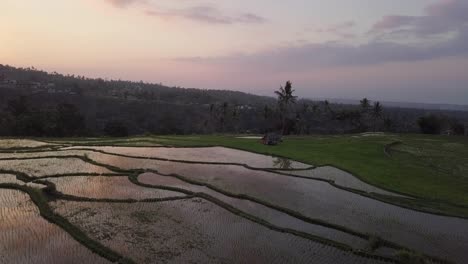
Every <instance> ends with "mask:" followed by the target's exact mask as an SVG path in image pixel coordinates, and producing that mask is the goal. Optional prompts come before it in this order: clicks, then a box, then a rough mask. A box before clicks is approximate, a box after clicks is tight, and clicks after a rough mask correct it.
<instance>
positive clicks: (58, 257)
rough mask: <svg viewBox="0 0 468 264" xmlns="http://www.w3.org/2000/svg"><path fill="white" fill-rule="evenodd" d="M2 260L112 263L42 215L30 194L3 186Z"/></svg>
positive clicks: (0, 194)
mask: <svg viewBox="0 0 468 264" xmlns="http://www.w3.org/2000/svg"><path fill="white" fill-rule="evenodd" d="M0 263H9V264H10V263H44V264H48V263H77V264H79V263H109V262H108V261H106V260H105V259H103V258H101V257H100V256H98V255H96V254H94V253H92V252H91V251H89V250H88V249H87V248H85V247H83V246H82V245H81V244H79V243H78V242H76V241H75V240H74V239H73V238H72V237H71V236H70V235H68V234H67V233H66V232H64V231H63V230H62V229H60V228H59V227H57V226H55V225H53V224H51V223H49V222H47V221H46V220H44V219H43V218H41V217H40V215H39V212H38V209H37V208H36V206H35V205H34V204H33V203H32V202H31V201H30V200H29V196H27V195H26V194H24V193H21V192H19V191H14V190H3V189H0Z"/></svg>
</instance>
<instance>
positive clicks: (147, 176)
mask: <svg viewBox="0 0 468 264" xmlns="http://www.w3.org/2000/svg"><path fill="white" fill-rule="evenodd" d="M138 180H139V181H140V182H142V183H145V184H150V185H164V186H171V187H177V188H182V189H185V190H190V191H192V192H203V193H206V194H209V195H211V196H213V197H215V198H217V199H219V200H221V201H223V202H225V203H227V204H229V205H231V206H233V207H235V208H237V209H239V210H241V211H244V212H246V213H248V214H251V215H254V216H256V217H258V218H261V219H264V220H266V221H268V222H270V223H271V224H273V225H276V226H279V227H283V228H290V229H294V230H298V231H301V232H305V233H308V234H312V235H315V236H320V237H323V238H327V239H330V240H334V241H337V242H340V243H344V244H347V245H349V246H352V247H354V248H360V249H365V248H366V246H367V245H368V242H367V240H364V239H361V238H359V237H356V236H352V235H349V234H347V233H344V232H341V231H338V230H335V229H330V228H326V227H323V226H319V225H313V224H310V223H307V222H304V221H301V220H299V219H297V218H294V217H291V216H289V215H287V214H285V213H282V212H280V211H277V210H274V209H271V208H269V207H266V206H263V205H261V204H257V203H254V202H250V201H247V200H241V199H236V198H231V197H228V196H226V195H224V194H221V193H218V192H215V191H213V190H211V189H209V188H207V187H204V186H198V185H193V184H190V183H187V182H184V181H181V180H179V179H177V178H174V177H170V176H160V175H157V174H154V173H144V174H141V175H139V177H138Z"/></svg>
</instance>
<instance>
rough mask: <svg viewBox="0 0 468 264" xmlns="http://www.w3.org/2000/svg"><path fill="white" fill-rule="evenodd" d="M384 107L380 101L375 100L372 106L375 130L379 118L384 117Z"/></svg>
mask: <svg viewBox="0 0 468 264" xmlns="http://www.w3.org/2000/svg"><path fill="white" fill-rule="evenodd" d="M382 112H383V107H382V104H381V103H380V102H375V103H374V105H373V107H372V117H373V118H374V131H375V130H376V127H377V120H378V119H380V118H382Z"/></svg>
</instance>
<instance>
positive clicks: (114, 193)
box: [48, 176, 184, 200]
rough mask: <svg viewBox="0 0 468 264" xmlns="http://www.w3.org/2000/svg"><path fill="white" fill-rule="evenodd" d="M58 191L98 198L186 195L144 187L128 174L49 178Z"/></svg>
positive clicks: (137, 198) (136, 198)
mask: <svg viewBox="0 0 468 264" xmlns="http://www.w3.org/2000/svg"><path fill="white" fill-rule="evenodd" d="M48 180H49V181H51V182H53V183H54V184H55V185H56V188H57V191H59V192H61V193H64V194H68V195H73V196H78V197H88V198H96V199H134V200H142V199H158V198H168V197H178V196H179V197H180V196H184V195H183V194H181V193H177V192H172V191H166V190H155V189H151V188H143V187H140V186H137V185H135V184H133V183H131V182H130V181H129V180H128V178H127V177H126V176H118V177H99V176H71V177H60V178H52V179H48Z"/></svg>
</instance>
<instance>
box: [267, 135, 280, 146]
mask: <svg viewBox="0 0 468 264" xmlns="http://www.w3.org/2000/svg"><path fill="white" fill-rule="evenodd" d="M280 142H283V139H282V136H281V135H280V134H278V133H267V134H265V135H264V136H263V137H262V143H263V144H264V145H270V146H274V145H278V144H279V143H280Z"/></svg>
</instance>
